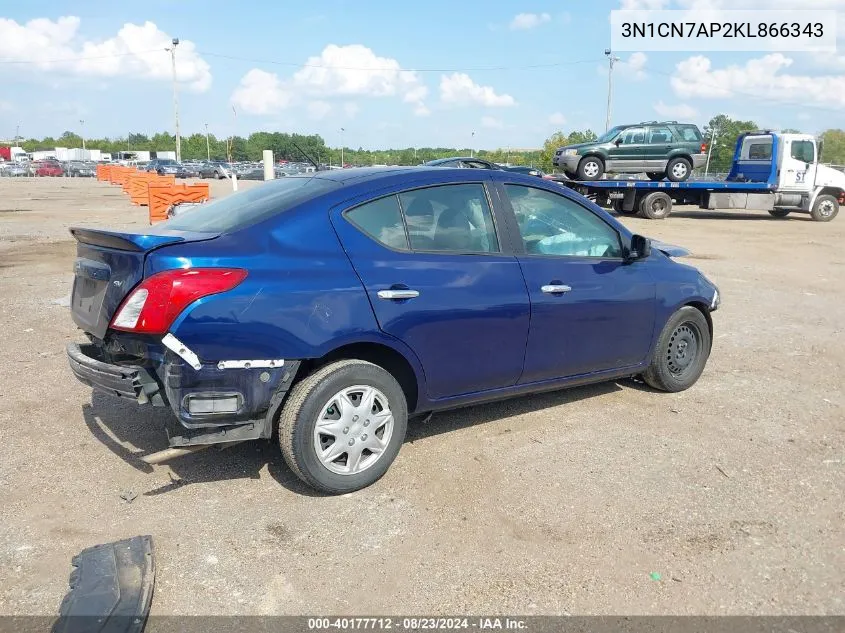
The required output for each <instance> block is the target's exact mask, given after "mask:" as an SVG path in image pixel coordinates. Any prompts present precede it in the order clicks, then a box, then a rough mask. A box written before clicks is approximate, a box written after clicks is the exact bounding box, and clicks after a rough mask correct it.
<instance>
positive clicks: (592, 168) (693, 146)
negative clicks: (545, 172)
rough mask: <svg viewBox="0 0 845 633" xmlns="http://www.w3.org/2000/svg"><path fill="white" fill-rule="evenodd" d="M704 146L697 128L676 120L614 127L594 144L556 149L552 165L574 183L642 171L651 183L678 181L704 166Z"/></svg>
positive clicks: (593, 142)
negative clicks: (604, 175)
mask: <svg viewBox="0 0 845 633" xmlns="http://www.w3.org/2000/svg"><path fill="white" fill-rule="evenodd" d="M706 150H707V146H706V145H705V144H704V142H703V140H702V137H701V132H700V131H699V129H698V127H697V126H695V125H693V124H691V123H678V122H677V121H663V122H657V121H651V122H646V123H636V124H633V125H617V126H616V127H614V128H611V129H610V130H608V131H607V132H605V133H604V134H602V135H601V136H600V137H599V138H598V139H596V140H595V141H590V142H588V143H579V144H578V145H567V146H566V147H560V148H558V149H557V150H555V155H554V158H552V164H554V166H555V167H559V168H561V169H563V171H564V173H565V174H566V176H567V177H568V178H571V179H573V180H598V179H599V178H601V177H602V174H604V173H607V172H614V173H618V174H632V173H640V172H645V173H646V174H647V175H648V177H649V178H650V179H651V180H662V179H663V178H668V179H669V180H671V181H673V182H681V181H684V180H686V179H687V178H689V176H690V174H691V173H692V170H693V169H694V168H696V167H702V166H704V163H705V161H706V154H705V152H706Z"/></svg>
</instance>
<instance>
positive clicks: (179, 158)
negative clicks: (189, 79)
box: [165, 37, 182, 162]
mask: <svg viewBox="0 0 845 633" xmlns="http://www.w3.org/2000/svg"><path fill="white" fill-rule="evenodd" d="M177 46H179V38H178V37H174V38H173V45H172V46H171V47H170V48H167V49H165V50H168V51H170V63H171V66H172V67H173V114H174V116H175V118H176V162H182V137H181V136H179V91H178V83H177V81H176V47H177Z"/></svg>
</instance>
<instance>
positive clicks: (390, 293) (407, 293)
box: [378, 289, 420, 301]
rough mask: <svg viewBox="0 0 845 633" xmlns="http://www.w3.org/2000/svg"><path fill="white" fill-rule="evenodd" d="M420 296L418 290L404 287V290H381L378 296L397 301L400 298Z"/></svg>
mask: <svg viewBox="0 0 845 633" xmlns="http://www.w3.org/2000/svg"><path fill="white" fill-rule="evenodd" d="M419 296H420V293H419V291H418V290H410V289H402V290H379V291H378V298H379V299H386V300H388V301H397V300H399V299H415V298H417V297H419Z"/></svg>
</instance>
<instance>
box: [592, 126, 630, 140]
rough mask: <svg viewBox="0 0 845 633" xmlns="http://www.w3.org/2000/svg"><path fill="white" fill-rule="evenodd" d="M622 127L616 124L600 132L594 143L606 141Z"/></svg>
mask: <svg viewBox="0 0 845 633" xmlns="http://www.w3.org/2000/svg"><path fill="white" fill-rule="evenodd" d="M623 129H624V128H623V127H622V126H621V125H617V126H616V127H612V128H610V129H609V130H608V131H607V132H605V133H604V134H602V135H601V136H600V137H598V138H597V139H596V141H595V142H596V143H607V142H608V141H610V140H612V139H613V137H615V136H616V135H617V134H619V132H621V131H622V130H623Z"/></svg>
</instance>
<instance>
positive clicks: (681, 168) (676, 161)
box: [666, 157, 692, 182]
mask: <svg viewBox="0 0 845 633" xmlns="http://www.w3.org/2000/svg"><path fill="white" fill-rule="evenodd" d="M691 173H692V165H690V162H689V161H688V160H687V159H686V158H681V157H677V158H673V159H672V160H670V161H669V164H668V165H666V177H667V178H669V180H671V181H672V182H683V181H685V180H686V179H687V178H689V176H690V174H691Z"/></svg>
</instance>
